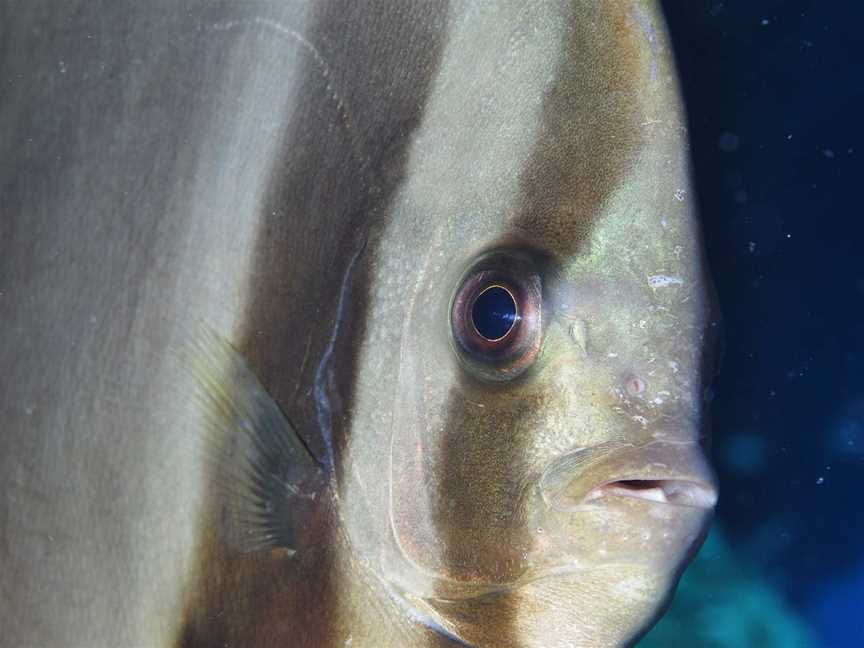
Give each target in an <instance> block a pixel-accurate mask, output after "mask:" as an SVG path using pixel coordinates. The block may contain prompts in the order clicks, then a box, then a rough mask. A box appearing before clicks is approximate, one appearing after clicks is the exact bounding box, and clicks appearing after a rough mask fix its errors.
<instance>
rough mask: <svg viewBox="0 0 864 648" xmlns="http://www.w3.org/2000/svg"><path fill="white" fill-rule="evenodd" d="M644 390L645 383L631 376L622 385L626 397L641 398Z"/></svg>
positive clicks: (637, 377)
mask: <svg viewBox="0 0 864 648" xmlns="http://www.w3.org/2000/svg"><path fill="white" fill-rule="evenodd" d="M646 388H647V385H646V384H645V381H644V380H642V379H641V378H640V377H639V376H631V377H630V378H628V379H627V382H626V384H625V385H624V389H625V390H626V391H627V395H628V396H641V395H642V394H644V393H645V389H646Z"/></svg>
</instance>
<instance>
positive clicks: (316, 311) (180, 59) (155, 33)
mask: <svg viewBox="0 0 864 648" xmlns="http://www.w3.org/2000/svg"><path fill="white" fill-rule="evenodd" d="M0 12H2V13H0V18H2V19H0V24H3V25H4V29H5V31H4V41H5V43H6V56H5V57H3V58H2V60H0V72H2V75H0V76H2V78H4V79H6V80H7V83H6V92H5V96H4V98H3V100H2V103H0V133H2V134H3V136H2V137H0V141H2V142H3V144H2V145H0V146H2V148H3V155H2V157H0V159H2V162H0V192H2V193H0V196H2V204H3V213H4V216H3V218H2V221H0V228H2V229H0V246H2V255H0V321H3V322H4V326H3V333H2V334H0V363H2V366H3V367H4V368H5V371H4V373H5V376H6V378H5V379H4V381H3V383H2V385H0V419H2V420H3V421H4V424H3V428H2V431H0V486H2V487H0V492H2V496H0V497H2V500H0V501H2V506H0V538H2V542H0V549H2V550H0V565H2V568H0V588H2V591H3V592H4V593H5V594H4V601H5V604H4V606H2V609H0V626H2V627H3V628H4V633H3V634H4V636H3V637H2V638H0V645H8V646H17V645H43V646H64V645H69V644H70V643H74V644H77V645H147V646H178V647H180V646H182V647H184V648H195V647H200V646H215V645H242V646H264V647H266V646H286V645H288V646H303V647H306V646H309V647H312V646H321V647H329V646H340V647H342V646H354V647H358V646H363V647H365V646H373V647H380V646H400V647H402V646H405V647H412V648H413V647H421V646H424V647H425V646H442V647H443V646H475V647H478V648H479V647H495V648H499V647H500V648H509V647H513V648H516V647H519V648H522V647H530V646H544V647H551V646H555V647H563V646H579V647H580V648H583V647H586V648H590V647H609V646H627V645H633V644H634V643H635V642H637V641H638V639H639V638H640V637H641V636H642V635H643V634H644V633H645V632H647V630H648V629H649V628H650V627H651V625H652V624H653V623H654V622H655V621H656V620H657V618H658V617H659V616H660V615H661V614H662V612H663V610H664V609H665V607H666V605H668V602H669V600H670V597H671V596H672V593H673V592H674V589H675V586H676V583H677V581H678V578H679V577H680V575H681V573H682V571H683V569H684V568H685V567H686V565H687V563H688V561H689V560H690V559H691V558H692V556H693V555H694V554H695V552H696V551H697V550H698V548H699V546H700V544H701V542H702V541H703V539H704V537H705V534H706V532H707V528H708V525H709V523H710V520H711V516H712V511H713V508H714V506H715V503H716V500H717V483H716V478H715V477H714V474H713V471H712V469H711V467H710V464H709V462H708V460H707V458H706V452H707V445H708V428H707V424H706V420H705V419H706V417H705V416H704V411H705V388H706V384H707V381H708V380H709V379H710V357H711V347H712V344H711V340H712V339H713V336H714V335H715V333H716V330H715V329H716V317H715V315H714V314H713V311H712V306H711V298H710V282H709V278H708V271H707V267H706V263H705V260H704V258H703V254H702V248H701V234H700V230H699V223H698V218H697V213H696V203H695V200H694V197H693V192H692V189H691V182H690V168H689V155H688V149H687V147H688V143H687V131H686V119H685V115H684V111H683V106H682V103H681V99H680V92H679V88H678V81H677V76H676V73H675V68H674V57H673V53H672V48H671V43H670V41H669V36H668V34H667V32H666V28H665V24H664V21H663V17H662V13H661V11H660V8H659V7H658V5H657V3H655V2H652V1H645V0H638V1H635V2H634V1H626V2H625V1H623V0H610V1H609V2H605V3H587V2H579V1H574V2H550V3H527V4H526V3H503V2H502V3H474V2H459V1H456V0H451V1H450V2H443V1H434V2H429V3H416V4H415V3H404V4H398V5H394V4H392V3H376V2H368V3H366V2H364V3H352V4H344V3H328V2H316V3H311V2H310V3H305V2H296V3H280V2H269V1H267V2H265V1H263V0H262V1H256V2H248V3H242V4H238V5H232V4H230V3H223V4H219V5H204V6H191V7H187V8H184V10H183V11H182V12H181V11H179V10H175V9H172V8H168V9H167V10H166V9H165V8H164V7H162V8H158V7H151V6H143V5H138V4H134V3H127V2H120V3H105V4H101V3H79V2H71V3H66V4H64V5H63V7H54V8H50V11H49V8H46V7H41V8H40V7H39V6H36V5H34V6H33V7H26V8H23V7H13V6H12V5H11V4H4V6H3V8H2V9H0Z"/></svg>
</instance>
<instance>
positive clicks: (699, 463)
mask: <svg viewBox="0 0 864 648" xmlns="http://www.w3.org/2000/svg"><path fill="white" fill-rule="evenodd" d="M540 493H541V495H542V498H543V501H544V502H545V504H546V506H547V507H548V508H549V509H552V510H554V511H558V512H562V513H566V512H573V511H576V510H578V509H580V508H582V507H584V506H586V505H589V504H591V503H599V502H598V500H602V499H604V498H609V497H615V498H621V497H626V498H635V499H638V500H643V501H645V502H650V503H653V504H657V505H671V506H678V507H689V508H693V509H702V510H710V509H713V507H714V505H715V504H716V503H717V484H716V478H715V476H714V473H713V471H712V470H711V468H710V466H709V465H708V462H707V460H706V458H705V454H704V451H703V449H702V447H701V446H700V445H699V444H698V443H696V442H691V441H656V440H652V441H649V442H647V443H644V444H622V443H616V442H610V443H608V444H602V445H601V446H595V447H592V448H582V449H577V450H574V451H573V452H571V453H568V454H566V455H564V456H563V457H559V458H557V459H555V460H554V461H553V462H552V463H551V464H549V466H548V467H547V468H546V470H544V472H543V474H542V476H541V478H540Z"/></svg>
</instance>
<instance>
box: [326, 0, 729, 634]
mask: <svg viewBox="0 0 864 648" xmlns="http://www.w3.org/2000/svg"><path fill="white" fill-rule="evenodd" d="M451 14H452V17H451V23H450V30H449V33H448V41H447V43H446V46H445V48H444V50H443V53H442V55H441V63H440V67H439V71H438V73H437V76H436V77H435V79H434V81H433V83H432V87H431V89H430V92H429V97H428V100H427V104H426V107H425V110H424V114H423V117H422V121H421V123H420V125H419V126H418V128H417V131H416V133H415V134H414V136H413V141H412V143H411V145H410V147H409V160H408V163H407V170H406V174H405V179H404V181H403V183H402V185H401V186H400V188H399V190H398V191H397V193H396V196H395V198H394V200H393V202H392V205H391V206H390V208H389V210H390V211H389V213H388V214H387V218H386V219H384V221H383V224H382V225H381V227H380V230H379V231H377V232H375V236H374V240H375V241H376V243H375V245H374V248H373V249H370V251H369V253H368V254H367V255H366V258H365V260H364V263H366V264H367V271H368V274H369V284H370V287H369V296H368V303H367V304H366V308H367V309H368V312H367V315H366V336H365V339H364V340H363V341H362V343H360V342H358V344H360V348H359V359H358V366H357V371H356V382H355V386H354V394H355V395H354V405H353V411H352V420H351V430H350V434H349V435H348V441H347V443H346V446H345V448H344V450H343V452H342V455H341V458H340V467H339V471H338V474H339V475H340V481H339V483H338V485H337V490H338V496H339V498H340V507H341V508H340V520H341V523H342V526H343V527H344V530H345V537H346V541H347V542H348V543H349V545H350V547H351V551H352V552H353V553H356V554H357V555H359V556H360V557H361V558H362V560H361V561H360V564H362V565H363V569H364V570H366V571H367V572H368V573H369V574H372V576H373V577H374V580H375V581H376V582H378V583H380V584H381V585H383V586H384V588H385V589H386V591H387V592H388V593H389V596H390V600H391V602H392V603H393V605H394V606H395V607H397V608H399V609H400V610H402V612H400V613H401V614H408V615H409V616H412V617H413V618H415V619H416V620H417V621H418V622H419V623H422V624H425V625H426V626H427V627H429V628H433V629H435V630H436V631H437V632H438V633H439V634H441V635H442V636H446V637H449V638H450V640H458V641H461V642H464V643H466V644H470V645H478V646H570V645H573V646H613V645H623V644H626V643H628V642H631V641H633V640H634V638H636V637H638V636H639V634H640V633H641V632H643V631H644V630H645V629H646V628H647V627H649V626H650V624H651V623H652V622H653V620H654V619H655V618H656V617H657V616H658V614H659V613H660V612H661V611H662V609H663V606H664V605H665V603H666V602H667V600H668V597H669V596H670V592H671V591H672V590H673V589H674V586H675V583H676V582H677V578H678V576H679V575H680V572H681V570H682V569H683V567H684V566H685V564H686V562H687V560H688V559H689V558H690V557H691V556H692V554H693V553H694V551H695V550H696V549H697V548H698V545H699V543H700V542H701V539H702V538H703V536H704V532H705V529H706V525H707V523H708V520H709V518H710V514H711V511H712V509H713V506H714V503H715V500H716V490H715V485H714V477H713V475H712V472H711V470H710V468H709V466H708V464H707V463H706V460H705V456H704V451H703V441H704V439H703V435H702V430H703V426H702V409H703V406H702V388H703V356H704V347H705V339H706V334H707V332H708V330H709V329H710V327H711V321H710V313H709V309H708V300H707V298H706V279H705V271H704V268H703V261H702V256H701V252H700V243H699V231H698V226H697V222H696V219H695V213H694V200H693V197H692V194H691V191H690V187H689V176H688V174H689V169H688V152H687V134H686V130H685V122H684V117H683V115H682V108H681V105H680V101H679V98H678V87H677V79H676V75H675V71H674V67H673V59H672V54H671V49H670V44H669V41H668V37H667V35H666V32H665V28H664V26H663V22H662V17H661V15H660V14H659V11H658V9H657V8H656V6H655V5H654V4H653V3H648V2H637V3H630V2H609V3H582V2H576V3H572V4H566V5H557V4H553V3H549V4H540V5H536V6H532V7H531V11H527V10H523V8H522V7H521V5H520V6H518V7H517V6H516V5H513V6H512V7H511V6H509V5H508V6H505V7H496V8H494V10H493V8H492V7H487V6H486V5H479V6H476V7H474V8H473V9H472V10H469V9H467V8H466V9H465V10H464V12H462V11H461V10H457V9H455V8H454V7H451ZM511 14H512V15H511ZM346 588H347V589H346V591H348V590H350V588H348V587H347V586H346Z"/></svg>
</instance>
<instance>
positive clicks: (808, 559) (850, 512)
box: [643, 0, 864, 648]
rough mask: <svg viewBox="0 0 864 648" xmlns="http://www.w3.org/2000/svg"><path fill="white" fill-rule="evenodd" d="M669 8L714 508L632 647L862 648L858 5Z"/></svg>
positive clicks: (862, 222)
mask: <svg viewBox="0 0 864 648" xmlns="http://www.w3.org/2000/svg"><path fill="white" fill-rule="evenodd" d="M664 6H665V9H666V12H667V19H668V21H669V25H670V30H671V33H672V38H673V41H674V43H675V46H676V50H677V55H678V59H679V61H678V65H679V69H680V73H681V77H682V84H683V90H684V94H685V98H686V101H687V107H688V113H689V123H690V131H691V141H692V146H693V155H694V172H695V180H696V186H697V190H698V194H699V202H700V207H701V213H702V218H703V222H704V229H705V235H706V239H707V245H708V257H709V262H710V264H711V268H712V273H713V276H714V280H715V284H716V288H717V292H718V296H719V301H720V306H721V310H722V314H723V319H724V328H725V336H724V337H725V344H724V351H723V358H722V365H721V373H720V375H719V377H718V378H717V380H716V381H715V383H714V392H715V394H716V396H715V399H714V401H713V403H712V412H711V419H712V424H713V431H714V461H715V465H716V467H717V469H718V472H719V476H720V480H721V499H720V504H719V510H718V516H717V522H716V525H715V529H716V531H717V532H716V533H715V534H714V535H712V538H711V539H710V541H709V543H708V545H707V546H706V548H705V550H703V552H702V554H701V555H700V557H699V559H698V560H697V563H696V564H695V566H694V568H693V569H692V570H691V571H690V572H688V574H687V576H685V580H684V582H683V584H682V589H681V592H680V593H679V596H678V597H677V598H676V601H675V604H674V605H673V608H672V610H671V612H670V615H669V618H668V619H667V620H666V621H664V622H663V623H661V625H660V626H658V628H657V630H656V631H655V632H654V633H652V634H651V635H649V637H648V638H646V640H645V641H644V642H643V644H644V645H645V646H648V645H652V646H653V645H658V646H659V645H673V643H670V642H678V643H674V645H681V646H685V645H689V646H701V645H705V646H724V647H725V646H759V647H760V648H765V647H766V646H775V645H776V646H796V645H801V646H826V647H830V648H845V647H846V646H850V647H851V646H855V647H862V646H864V209H862V196H861V193H862V191H864V141H862V140H864V137H862V135H864V127H862V119H864V65H862V62H864V57H862V53H861V48H862V44H864V20H862V19H864V3H858V2H851V1H849V2H841V1H837V2H824V1H823V2H815V1H814V2H779V1H774V2H770V1H761V2H701V1H695V0H694V1H690V0H687V1H685V0H678V1H676V2H665V3H664ZM720 567H722V569H721V568H720ZM691 572H692V573H691ZM686 620H689V624H688V623H685V622H684V621H686Z"/></svg>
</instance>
